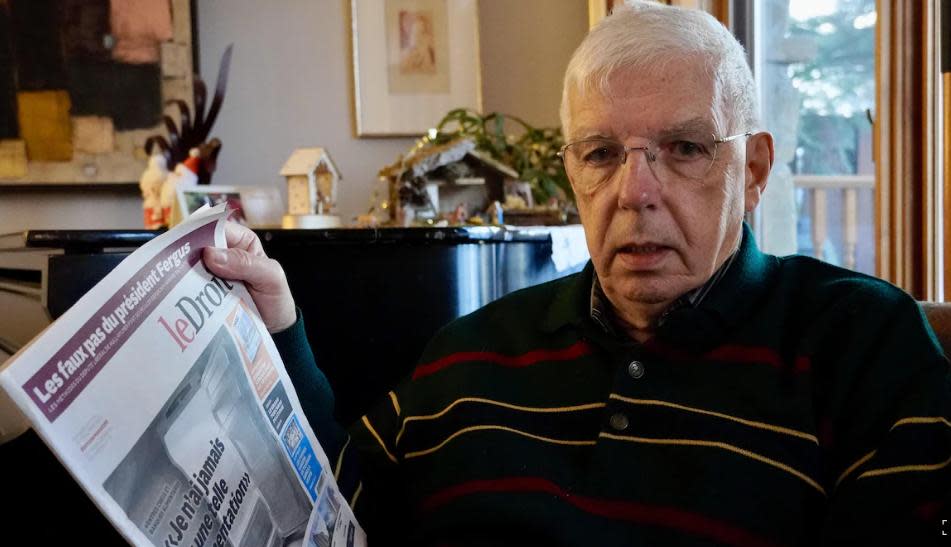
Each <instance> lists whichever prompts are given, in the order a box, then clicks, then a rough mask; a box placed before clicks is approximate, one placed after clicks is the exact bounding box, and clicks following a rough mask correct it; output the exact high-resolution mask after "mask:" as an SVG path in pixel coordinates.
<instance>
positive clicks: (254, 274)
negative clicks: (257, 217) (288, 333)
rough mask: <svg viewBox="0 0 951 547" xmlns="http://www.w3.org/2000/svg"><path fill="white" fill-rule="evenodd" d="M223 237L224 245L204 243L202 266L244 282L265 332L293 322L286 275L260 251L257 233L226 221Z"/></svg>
mask: <svg viewBox="0 0 951 547" xmlns="http://www.w3.org/2000/svg"><path fill="white" fill-rule="evenodd" d="M225 239H226V240H227V243H228V248H227V249H221V248H218V247H205V249H204V250H203V252H202V260H204V262H205V267H207V268H208V270H209V271H210V272H211V273H213V274H215V275H217V276H218V277H221V278H222V279H236V280H238V281H242V282H244V284H245V286H246V287H247V289H248V292H249V293H250V294H251V298H252V299H253V300H254V305H255V306H257V308H258V311H259V312H260V313H261V319H263V320H264V325H265V326H266V327H267V330H268V332H271V333H275V332H278V331H282V330H284V329H286V328H287V327H290V326H291V325H293V324H294V322H295V321H296V320H297V311H296V308H295V307H294V297H292V296H291V289H290V287H288V285H287V276H286V275H284V269H283V268H282V267H281V265H280V264H278V263H277V261H276V260H274V259H271V258H268V257H267V255H266V254H264V249H263V248H262V247H261V240H260V239H258V236H257V234H255V233H254V232H253V231H251V229H250V228H247V227H245V226H242V225H240V224H237V223H235V222H227V223H226V224H225Z"/></svg>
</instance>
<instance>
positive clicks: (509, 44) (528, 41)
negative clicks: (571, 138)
mask: <svg viewBox="0 0 951 547" xmlns="http://www.w3.org/2000/svg"><path fill="white" fill-rule="evenodd" d="M587 31H588V2H587V1H586V0H515V1H513V0H480V1H479V41H480V50H481V56H482V102H483V109H484V110H485V112H503V113H506V114H514V115H516V116H518V117H520V118H522V119H523V120H525V121H526V122H528V123H529V124H531V125H534V126H535V127H555V126H559V125H561V122H560V121H559V120H558V107H559V105H560V103H561V85H562V77H563V76H564V73H565V68H566V67H567V66H568V59H569V58H570V57H571V54H572V53H573V52H574V50H575V48H576V47H577V46H578V44H580V43H581V40H582V38H584V35H585V34H586V33H587Z"/></svg>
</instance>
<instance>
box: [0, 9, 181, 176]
mask: <svg viewBox="0 0 951 547" xmlns="http://www.w3.org/2000/svg"><path fill="white" fill-rule="evenodd" d="M192 8H193V0H154V1H149V2H109V1H108V0H46V1H42V2H37V1H36V0H2V1H0V36H4V37H5V39H4V40H0V59H3V60H4V61H6V65H4V70H0V186H2V185H30V186H33V185H43V184H46V185H74V184H76V185H88V184H96V185H100V184H130V183H132V184H134V183H136V182H138V180H139V177H140V176H141V175H142V171H143V170H144V169H145V167H146V160H147V157H146V154H145V151H144V148H143V145H144V143H145V141H146V139H147V138H148V137H149V136H151V135H155V134H161V135H165V134H166V126H165V124H164V123H163V116H165V115H166V114H168V115H170V116H171V117H172V119H173V120H176V121H177V116H178V113H177V109H175V108H169V106H168V103H169V102H170V101H184V103H185V104H188V105H189V107H190V108H191V109H192V110H193V104H192V103H193V87H194V76H193V75H194V72H195V67H194V66H193V65H194V62H193V58H194V50H193V44H194V43H195V41H194V28H193V24H192V23H193V20H192V16H191V10H192ZM0 64H3V63H0ZM7 65H9V69H7Z"/></svg>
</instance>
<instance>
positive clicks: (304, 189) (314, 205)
mask: <svg viewBox="0 0 951 547" xmlns="http://www.w3.org/2000/svg"><path fill="white" fill-rule="evenodd" d="M281 175H282V176H283V177H284V178H285V179H286V180H287V214H286V215H284V220H283V222H282V225H283V226H284V228H335V227H337V226H340V224H341V222H340V217H338V216H336V215H334V214H333V210H334V206H335V205H336V200H337V185H338V183H339V182H340V180H341V178H342V177H341V176H340V172H339V171H338V170H337V166H336V165H334V162H333V160H331V159H330V155H329V154H328V153H327V151H326V150H325V149H323V148H298V149H297V150H295V151H294V153H293V154H291V157H290V158H288V159H287V161H286V162H285V163H284V167H282V168H281Z"/></svg>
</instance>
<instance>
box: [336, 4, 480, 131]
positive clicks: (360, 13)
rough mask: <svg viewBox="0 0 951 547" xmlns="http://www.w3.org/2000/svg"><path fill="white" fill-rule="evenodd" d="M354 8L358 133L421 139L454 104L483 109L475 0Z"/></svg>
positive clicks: (355, 87) (355, 108)
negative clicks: (419, 137)
mask: <svg viewBox="0 0 951 547" xmlns="http://www.w3.org/2000/svg"><path fill="white" fill-rule="evenodd" d="M350 7H351V10H350V12H351V17H352V25H351V31H352V46H353V82H354V83H353V90H354V125H355V128H356V134H357V136H359V137H383V136H418V135H422V134H423V133H425V132H426V131H427V130H428V129H429V128H431V127H433V126H434V125H436V123H437V122H438V121H439V120H440V119H442V117H443V116H444V115H445V114H446V113H447V112H449V111H450V110H452V109H455V108H471V109H474V110H477V111H481V110H482V90H481V81H480V73H479V67H480V63H479V32H478V27H479V22H478V9H477V6H476V0H382V1H381V0H351V3H350ZM381 7H382V9H381Z"/></svg>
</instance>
